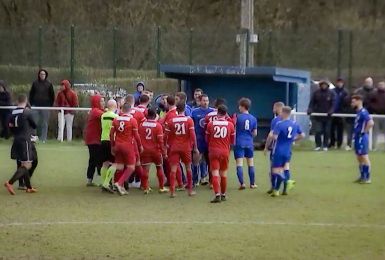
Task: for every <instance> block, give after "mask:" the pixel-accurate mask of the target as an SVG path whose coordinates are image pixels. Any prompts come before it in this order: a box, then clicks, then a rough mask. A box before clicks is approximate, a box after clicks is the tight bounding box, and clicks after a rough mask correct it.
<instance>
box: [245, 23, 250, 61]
mask: <svg viewBox="0 0 385 260" xmlns="http://www.w3.org/2000/svg"><path fill="white" fill-rule="evenodd" d="M249 52H250V29H246V67H250V64H249V61H250V57H249Z"/></svg>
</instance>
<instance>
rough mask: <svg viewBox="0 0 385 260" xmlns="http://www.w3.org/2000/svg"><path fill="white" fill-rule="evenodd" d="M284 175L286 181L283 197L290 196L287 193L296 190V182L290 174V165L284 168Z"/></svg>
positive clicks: (287, 164)
mask: <svg viewBox="0 0 385 260" xmlns="http://www.w3.org/2000/svg"><path fill="white" fill-rule="evenodd" d="M283 175H284V181H283V191H282V195H288V193H287V191H289V190H291V189H293V188H294V185H295V180H292V179H291V174H290V163H286V164H285V166H284V167H283Z"/></svg>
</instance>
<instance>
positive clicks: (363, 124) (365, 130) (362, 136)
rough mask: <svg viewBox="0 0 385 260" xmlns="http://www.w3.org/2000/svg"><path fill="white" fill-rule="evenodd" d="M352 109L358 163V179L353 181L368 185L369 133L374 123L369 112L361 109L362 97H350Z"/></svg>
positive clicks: (369, 180)
mask: <svg viewBox="0 0 385 260" xmlns="http://www.w3.org/2000/svg"><path fill="white" fill-rule="evenodd" d="M351 105H352V107H353V108H354V109H355V110H356V112H357V116H356V120H355V122H354V149H355V152H356V156H357V161H358V163H359V169H360V177H359V178H358V179H357V180H356V181H355V182H357V183H361V184H370V183H371V179H370V160H369V151H368V150H369V149H368V148H369V147H368V146H369V136H368V135H369V131H370V129H371V128H372V127H373V126H374V122H373V119H372V117H371V116H370V114H369V112H368V111H367V110H366V109H365V108H364V107H363V101H362V97H361V96H359V95H353V96H352V102H351Z"/></svg>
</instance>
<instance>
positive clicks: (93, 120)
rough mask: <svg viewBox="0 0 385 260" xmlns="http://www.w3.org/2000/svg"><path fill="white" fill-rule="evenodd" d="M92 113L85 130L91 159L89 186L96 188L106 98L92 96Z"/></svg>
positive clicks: (89, 164) (89, 162) (99, 167)
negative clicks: (102, 117)
mask: <svg viewBox="0 0 385 260" xmlns="http://www.w3.org/2000/svg"><path fill="white" fill-rule="evenodd" d="M91 107H92V109H91V111H90V113H89V114H88V118H87V124H86V128H85V130H84V141H85V143H86V145H87V147H88V152H89V156H90V158H89V159H88V169H87V186H95V184H94V183H93V182H92V180H93V178H94V173H95V168H96V169H97V171H98V174H99V175H100V169H101V167H102V162H101V160H100V159H99V156H100V154H101V142H100V136H101V134H102V127H101V116H102V114H103V113H104V110H103V109H104V98H103V97H102V96H100V95H94V96H91Z"/></svg>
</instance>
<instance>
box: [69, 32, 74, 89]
mask: <svg viewBox="0 0 385 260" xmlns="http://www.w3.org/2000/svg"><path fill="white" fill-rule="evenodd" d="M70 66H71V84H72V85H73V84H74V83H75V25H71V60H70Z"/></svg>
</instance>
